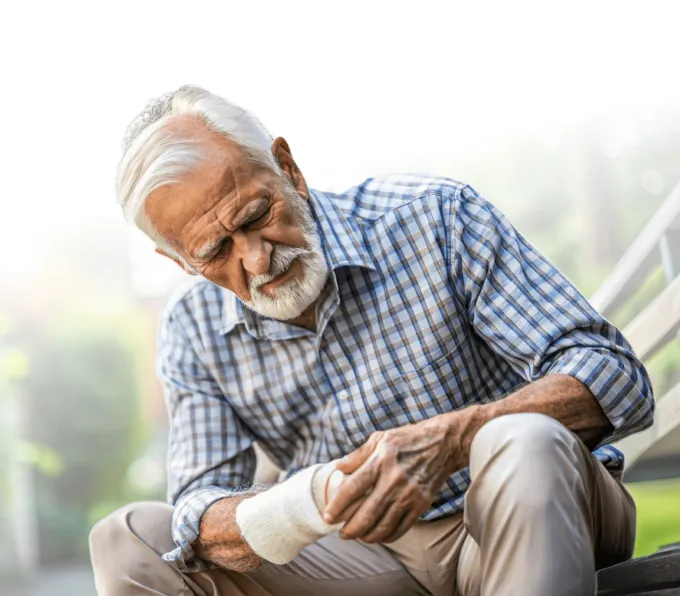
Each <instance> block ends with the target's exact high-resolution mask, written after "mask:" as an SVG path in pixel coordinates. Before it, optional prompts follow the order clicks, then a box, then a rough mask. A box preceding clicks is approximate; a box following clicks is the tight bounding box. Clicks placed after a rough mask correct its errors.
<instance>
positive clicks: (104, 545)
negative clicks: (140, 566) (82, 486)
mask: <svg viewBox="0 0 680 596" xmlns="http://www.w3.org/2000/svg"><path fill="white" fill-rule="evenodd" d="M172 511H173V508H172V507H171V506H170V505H166V504H165V503H152V502H146V503H132V504H130V505H126V506H125V507H121V508H120V509H118V510H116V511H114V512H113V513H111V514H109V515H107V516H106V517H104V518H103V519H101V520H100V521H98V522H97V523H96V524H95V525H94V527H93V528H92V530H91V531H90V554H91V556H92V561H93V564H97V562H98V560H99V558H100V555H101V554H104V556H105V557H106V558H109V557H111V555H112V554H113V553H116V552H120V551H121V550H124V549H128V548H129V547H130V542H131V541H141V542H143V543H144V544H145V545H147V546H150V547H151V548H152V549H153V550H154V551H156V552H161V553H162V552H165V551H164V550H163V549H165V548H167V547H172V537H171V523H172Z"/></svg>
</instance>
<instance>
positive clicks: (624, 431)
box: [547, 348, 654, 445]
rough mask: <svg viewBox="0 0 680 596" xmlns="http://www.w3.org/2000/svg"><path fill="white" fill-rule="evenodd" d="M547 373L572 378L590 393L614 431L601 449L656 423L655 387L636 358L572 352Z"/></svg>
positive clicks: (594, 350)
mask: <svg viewBox="0 0 680 596" xmlns="http://www.w3.org/2000/svg"><path fill="white" fill-rule="evenodd" d="M547 373H548V374H558V373H559V374H565V375H569V376H570V377H574V378H575V379H578V380H579V381H581V383H583V384H584V385H585V386H586V387H588V389H590V392H591V393H592V394H593V395H594V396H595V399H597V401H598V402H599V404H600V406H601V407H602V410H603V411H604V413H605V414H606V416H607V418H608V419H609V421H610V422H611V424H612V426H613V427H614V431H613V433H612V434H611V436H609V437H606V439H605V440H603V441H602V442H601V443H600V445H603V444H604V443H607V442H614V441H618V440H620V439H622V438H623V437H625V436H627V435H630V434H632V433H635V432H638V431H641V430H643V429H645V428H647V427H649V426H650V425H651V424H652V422H653V421H654V401H653V397H652V388H651V384H650V382H649V379H648V377H647V372H646V370H645V368H644V365H643V364H642V363H640V362H638V361H637V359H636V358H635V356H632V355H631V357H628V356H626V355H622V354H615V353H612V352H610V351H606V353H605V350H604V349H597V348H578V349H571V350H567V351H566V352H565V353H564V354H563V355H561V357H559V358H558V359H557V361H555V362H554V363H553V364H552V365H551V366H550V368H549V369H548V371H547Z"/></svg>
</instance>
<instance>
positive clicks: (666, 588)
mask: <svg viewBox="0 0 680 596" xmlns="http://www.w3.org/2000/svg"><path fill="white" fill-rule="evenodd" d="M597 581H598V590H597V596H680V542H677V543H675V544H669V545H667V546H664V547H662V548H661V549H659V551H658V552H656V553H654V554H653V555H649V556H648V557H640V558H639V559H633V560H631V561H626V562H625V563H621V564H619V565H614V566H613V567H607V568H606V569H603V570H602V571H600V572H599V573H598V574H597Z"/></svg>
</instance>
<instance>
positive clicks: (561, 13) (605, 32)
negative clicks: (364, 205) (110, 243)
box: [0, 0, 680, 279]
mask: <svg viewBox="0 0 680 596" xmlns="http://www.w3.org/2000/svg"><path fill="white" fill-rule="evenodd" d="M678 6H679V5H678V3H676V2H673V1H672V0H671V1H668V2H650V1H646V2H644V3H640V2H621V1H618V2H606V1H601V2H593V1H592V0H590V1H588V2H574V1H572V2H569V3H564V2H561V3H557V2H545V1H544V0H541V1H536V2H521V1H515V2H496V3H489V2H472V1H469V0H468V1H466V2H452V1H446V0H444V1H441V2H428V1H425V0H418V1H416V0H411V1H410V2H396V1H387V2H379V1H371V0H362V1H358V2H353V1H346V0H343V1H342V2H340V1H335V2H322V1H318V0H317V1H316V2H300V1H296V0H288V1H285V2H282V1H272V2H267V1H263V0H260V1H258V2H248V1H246V0H242V1H241V2H227V1H217V0H215V1H213V2H206V1H201V0H191V2H174V1H170V0H163V1H161V0H155V1H151V0H148V1H142V0H133V1H124V0H115V1H110V2H92V1H88V2H69V1H66V0H65V1H62V2H52V1H47V0H45V1H44V2H36V1H33V2H30V1H23V2H18V1H17V2H4V3H2V8H0V23H2V24H1V25H0V31H1V33H0V55H2V57H3V58H2V61H3V67H2V72H3V75H2V86H3V88H4V91H3V93H2V95H1V96H0V97H2V100H1V101H2V106H1V107H2V109H1V110H0V130H2V135H3V141H4V142H3V146H4V152H5V158H4V159H3V163H4V164H5V166H4V167H3V168H2V170H3V184H2V190H3V193H2V199H1V200H2V212H0V250H1V251H2V254H3V255H10V257H9V258H7V256H5V257H4V258H3V259H0V275H2V276H3V277H4V278H5V279H7V276H8V274H11V276H13V277H17V276H18V277H21V276H22V275H23V274H26V273H27V272H30V271H31V269H32V268H33V267H34V266H35V263H36V262H38V260H39V259H40V257H41V255H42V254H44V252H45V251H48V250H50V247H51V246H54V245H55V243H58V242H59V239H60V238H64V237H65V236H69V235H72V234H77V233H78V231H79V230H82V229H83V228H84V227H85V226H88V225H92V224H93V223H97V224H99V225H101V224H102V222H104V223H105V224H106V225H111V226H120V227H121V230H122V229H123V228H122V224H121V215H120V213H119V211H118V208H117V206H116V205H115V202H114V195H113V179H114V176H115V167H116V164H117V161H118V158H119V150H120V139H121V137H122V134H123V131H124V129H125V127H126V125H127V123H128V121H129V120H130V119H131V118H132V117H133V116H134V115H135V114H136V113H137V112H138V111H139V110H141V108H142V107H143V106H144V104H145V103H146V101H147V100H148V99H149V98H151V97H154V96H157V95H160V94H162V93H164V92H165V91H168V90H170V89H172V88H174V87H176V86H179V85H181V84H185V83H193V84H199V85H202V86H204V87H206V88H208V89H210V90H212V91H214V92H216V93H219V94H222V95H224V96H226V97H228V98H230V99H232V100H234V101H236V102H238V103H240V104H241V105H243V106H244V107H246V108H248V109H250V110H252V111H253V112H255V113H256V114H257V115H258V116H259V117H260V118H261V119H262V121H263V122H264V123H265V125H266V126H267V127H268V128H269V129H270V131H271V132H272V133H273V134H274V135H275V136H278V135H283V136H285V137H286V138H287V139H288V141H289V143H290V145H291V148H292V150H293V154H294V155H295V156H296V158H297V161H298V163H299V164H300V165H301V167H302V170H303V172H304V173H305V174H306V176H307V179H308V181H309V182H310V184H311V185H312V186H316V187H318V188H326V189H339V188H343V187H346V186H350V185H352V184H354V183H357V182H359V181H360V180H361V179H363V178H365V177H367V176H369V175H375V174H378V173H381V172H387V171H398V170H410V171H430V172H441V171H445V172H446V173H449V174H450V173H452V164H453V163H455V158H456V156H460V155H462V154H464V153H469V152H480V153H482V152H484V151H485V150H488V149H489V148H492V147H493V146H494V144H496V143H498V142H500V141H502V140H503V139H505V138H507V137H508V136H512V135H513V134H515V133H516V132H518V131H523V132H526V131H534V132H535V133H536V134H539V135H547V136H549V135H550V134H552V131H554V130H557V129H559V128H561V127H564V126H568V125H569V124H571V123H574V122H578V121H580V120H582V119H585V118H589V117H592V116H593V115H594V114H595V115H596V114H602V115H605V116H611V115H612V114H615V113H617V112H621V113H625V112H630V111H640V110H647V111H648V110H650V109H653V108H654V107H655V106H659V105H663V104H668V103H670V102H671V101H673V100H676V99H680V79H679V78H678V74H677V73H678V56H679V55H680V54H679V53H678V47H677V26H678V22H680V19H679V18H678V17H679V16H680V9H679V8H675V7H678ZM8 158H9V161H8ZM121 233H123V232H121ZM133 252H134V253H135V254H137V253H138V250H137V249H136V248H133ZM152 258H154V259H156V258H157V257H155V256H153V257H152ZM158 259H160V257H158ZM155 262H156V261H154V263H155Z"/></svg>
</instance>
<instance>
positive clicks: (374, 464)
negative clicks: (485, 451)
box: [324, 407, 476, 543]
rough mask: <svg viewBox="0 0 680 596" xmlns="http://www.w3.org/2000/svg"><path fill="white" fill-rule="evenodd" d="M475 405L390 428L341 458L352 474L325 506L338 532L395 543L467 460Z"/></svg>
mask: <svg viewBox="0 0 680 596" xmlns="http://www.w3.org/2000/svg"><path fill="white" fill-rule="evenodd" d="M473 410H474V408H473V407H471V408H466V409H464V410H461V411H458V412H451V413H447V414H442V415H440V416H436V417H434V418H431V419H429V420H424V421H423V422H419V423H416V424H409V425H408V426H402V427H399V428H395V429H392V430H387V431H378V432H375V433H373V434H372V435H371V436H370V437H369V439H368V441H366V443H364V444H363V445H362V446H361V447H359V448H358V449H357V450H356V451H353V452H352V453H350V454H349V455H347V456H345V457H343V458H342V459H341V460H338V462H337V463H336V466H337V468H338V469H339V470H340V471H341V472H343V473H345V474H347V475H348V476H347V477H346V478H345V479H344V480H343V482H342V484H341V485H340V488H339V490H338V492H337V494H336V495H335V497H334V498H333V499H332V501H331V502H330V503H329V504H328V506H327V507H326V509H325V510H324V518H325V520H326V521H327V522H329V523H337V522H341V521H345V522H346V523H345V525H344V527H343V528H342V530H341V532H340V536H341V537H342V538H345V539H361V540H363V541H364V542H369V543H372V542H393V541H394V540H397V539H398V538H400V537H401V536H402V535H403V534H404V533H406V531H407V530H408V529H409V528H410V527H411V526H412V525H413V524H414V523H415V521H416V520H417V519H418V518H419V517H420V516H421V515H422V514H423V513H425V511H427V509H428V507H429V506H430V505H431V503H432V501H433V500H434V497H435V496H436V494H437V492H438V491H439V489H440V488H441V486H442V484H443V483H444V482H445V480H446V479H447V478H448V477H449V476H450V475H451V474H452V473H453V472H455V471H456V470H459V469H461V468H463V467H465V466H466V465H467V458H468V455H469V444H470V442H471V437H470V436H469V435H470V433H471V429H472V427H474V426H476V425H475V424H473V423H472V419H474V418H475V416H474V412H473Z"/></svg>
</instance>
